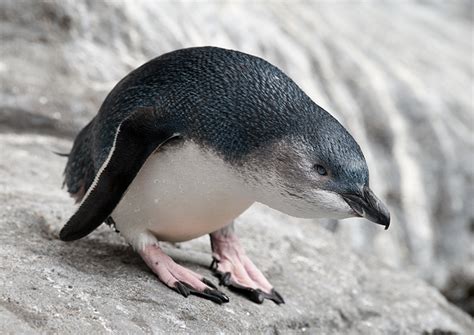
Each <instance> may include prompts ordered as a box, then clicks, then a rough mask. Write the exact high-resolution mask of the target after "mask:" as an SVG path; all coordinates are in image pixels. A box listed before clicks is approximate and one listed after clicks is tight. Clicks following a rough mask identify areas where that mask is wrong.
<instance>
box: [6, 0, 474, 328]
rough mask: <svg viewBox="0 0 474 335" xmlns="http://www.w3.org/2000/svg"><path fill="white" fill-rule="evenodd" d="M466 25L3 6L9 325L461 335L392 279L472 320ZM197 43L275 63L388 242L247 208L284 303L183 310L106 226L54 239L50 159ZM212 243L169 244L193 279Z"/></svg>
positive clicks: (260, 7) (393, 11) (461, 7)
mask: <svg viewBox="0 0 474 335" xmlns="http://www.w3.org/2000/svg"><path fill="white" fill-rule="evenodd" d="M472 13H473V10H472V2H470V1H452V2H441V1H439V2H429V3H428V2H427V3H425V2H419V3H409V2H403V3H400V2H383V3H380V2H377V3H376V4H370V3H369V2H365V3H364V4H361V3H357V2H353V3H347V2H345V3H344V5H342V4H334V3H329V2H315V3H311V2H304V3H298V4H292V5H288V4H284V3H279V2H271V3H265V4H263V3H254V4H250V3H242V2H237V1H236V2H231V3H207V4H206V5H203V4H202V3H201V4H197V3H177V2H156V1H144V0H143V1H141V0H136V1H133V2H131V1H123V2H119V1H116V2H115V1H114V2H112V1H111V2H100V1H84V2H79V1H74V0H69V1H68V0H64V1H48V2H41V1H27V0H23V1H16V0H4V1H2V2H1V3H0V45H1V48H0V148H1V151H2V152H1V153H0V206H1V207H0V227H2V228H3V229H2V232H1V233H0V257H1V262H0V278H1V280H2V282H1V283H2V285H1V287H0V294H1V296H0V298H1V300H0V332H4V331H10V332H12V331H17V332H20V333H21V332H23V333H30V332H31V331H38V332H59V333H62V332H66V331H68V332H76V331H79V332H83V333H86V332H89V331H98V332H106V331H107V329H112V330H117V331H119V330H121V331H122V332H127V331H128V332H135V331H137V332H140V331H141V332H150V330H151V329H153V330H155V331H156V332H163V333H164V332H172V331H174V330H177V331H182V332H196V333H199V332H202V331H205V330H206V329H208V330H209V331H210V332H218V331H225V332H228V333H231V332H236V331H238V330H242V329H244V330H245V331H248V332H251V331H266V332H269V333H271V332H278V331H281V332H289V331H293V330H295V331H296V330H298V331H303V329H306V330H307V331H308V332H311V333H338V332H340V333H345V332H347V331H352V332H355V333H356V332H359V333H364V334H365V333H391V332H393V333H399V332H406V333H417V332H422V331H427V332H428V333H429V332H433V331H435V329H440V330H453V331H457V332H460V333H468V332H469V331H468V330H469V327H471V330H472V321H470V320H469V318H468V317H466V316H465V315H463V314H462V313H460V312H459V311H458V310H456V309H455V308H453V307H451V306H449V305H448V304H447V303H446V302H445V300H444V299H443V298H442V297H441V296H440V295H439V294H438V293H437V292H436V291H434V290H433V289H432V288H430V287H428V286H426V285H425V284H424V283H423V282H421V281H419V280H415V279H413V278H412V277H410V275H405V274H403V272H412V274H414V275H417V276H419V277H421V278H424V279H426V280H428V281H430V282H431V283H433V284H434V285H436V286H437V287H438V288H440V289H442V290H443V291H444V293H445V294H446V295H447V296H448V297H450V298H451V299H452V300H456V301H457V302H458V303H459V304H460V305H461V306H463V307H464V308H465V309H466V310H470V311H471V313H472V311H473V310H474V307H473V306H474V303H473V300H472V297H471V298H469V291H471V293H470V294H471V295H472V291H473V288H472V287H473V286H474V284H473V283H474V257H473V256H474V228H473V222H474V219H473V217H474V208H473V207H472V203H473V200H474V199H473V198H474V183H473V180H474V169H473V159H474V138H473V136H472V125H473V124H474V115H473V114H474V113H473V102H472V97H471V95H470V94H469V87H471V88H472V85H473V81H472V80H473V79H472V78H473V75H474V69H473V64H472V60H471V56H472V50H473V44H472V43H473V42H472V31H473V18H472ZM197 45H217V46H221V47H228V48H234V49H239V50H241V51H244V52H248V53H252V54H255V55H259V56H262V57H264V58H266V59H268V60H269V61H271V62H272V63H274V64H276V65H278V66H279V67H281V68H282V69H283V70H285V72H287V73H288V74H289V75H290V76H291V77H292V78H294V79H295V81H296V82H297V83H298V84H299V85H300V86H301V87H302V88H303V89H304V90H305V91H306V92H307V93H308V94H309V95H310V96H311V97H312V98H313V99H314V100H315V101H316V102H318V103H319V104H321V105H322V106H323V107H325V108H326V109H328V110H329V111H330V112H331V113H333V114H334V115H335V116H337V117H338V118H339V119H340V120H341V122H343V123H344V124H345V125H346V127H347V128H348V129H349V130H350V131H351V133H352V134H353V135H354V137H355V138H356V139H357V140H358V142H359V143H360V144H361V146H362V148H363V151H364V152H365V154H366V157H367V160H368V164H369V167H370V170H371V184H372V187H373V188H374V189H375V191H376V193H377V194H380V195H381V197H382V198H384V199H385V200H386V201H387V203H388V204H389V207H390V208H391V211H392V216H393V223H392V225H391V229H390V230H389V231H388V232H384V231H382V230H381V229H379V227H376V226H375V225H370V224H367V223H362V222H358V221H357V220H346V221H344V222H342V223H339V222H332V221H331V222H324V223H325V225H326V226H327V227H328V228H330V230H333V231H335V235H333V234H331V233H329V232H327V231H325V230H322V229H321V228H320V227H319V226H318V225H317V224H316V223H314V222H306V221H301V220H295V219H290V218H288V217H285V216H281V215H279V214H275V213H274V212H271V211H269V210H268V209H262V208H260V207H259V208H255V209H253V210H252V211H250V212H249V213H247V214H246V215H245V217H243V218H242V219H241V220H240V221H241V224H240V225H239V227H240V229H239V230H240V232H241V235H242V237H243V239H244V243H245V244H246V245H247V247H248V250H249V254H250V255H251V256H253V259H254V260H255V262H256V263H257V264H258V265H260V266H261V268H262V269H263V270H264V271H265V272H266V273H267V274H268V275H269V276H270V277H271V279H272V281H273V282H274V283H275V285H276V286H277V288H278V289H279V290H280V291H282V293H284V294H285V296H286V298H287V300H288V304H287V305H285V306H283V307H276V306H273V305H271V304H269V303H266V304H264V305H263V306H256V305H252V304H249V303H247V302H246V301H244V300H242V299H240V298H238V297H235V296H233V295H232V302H231V304H228V305H226V306H221V307H218V306H214V305H212V304H209V303H208V302H202V301H199V300H197V299H193V298H189V299H187V300H184V299H181V298H180V297H178V296H177V295H175V294H173V292H170V291H169V290H167V289H166V288H165V287H163V285H161V284H159V283H158V282H157V281H156V280H155V278H153V276H152V275H151V274H150V273H149V272H148V271H147V270H146V268H145V266H144V265H143V263H142V262H141V261H140V259H139V258H138V257H137V256H135V255H134V254H133V252H132V251H131V250H129V249H128V248H127V247H126V246H125V244H124V243H123V241H121V240H120V238H119V237H118V236H117V235H116V234H112V233H111V232H110V231H108V229H105V228H102V229H101V230H100V231H99V232H96V233H95V234H94V235H92V236H90V237H89V238H87V239H85V240H83V241H79V242H77V243H74V244H64V243H61V242H60V241H58V240H56V239H55V234H56V233H57V230H58V229H59V227H60V226H61V225H62V224H63V223H64V222H65V221H66V219H67V217H68V216H69V215H70V214H71V213H72V211H73V209H74V208H73V206H72V201H70V200H69V199H68V198H67V196H66V194H65V192H64V191H61V190H60V189H59V187H60V185H61V173H62V168H63V165H64V163H65V162H64V160H61V158H59V157H57V156H54V155H51V151H52V150H54V151H59V152H67V151H68V150H69V148H70V146H71V139H72V137H73V136H74V135H75V134H76V133H77V131H78V130H79V129H80V128H81V127H82V126H83V125H84V124H85V123H86V122H87V121H88V120H89V119H90V118H91V117H92V116H93V115H94V114H95V113H96V111H97V109H98V107H99V106H100V103H101V102H102V100H103V99H104V98H105V95H106V94H107V93H108V92H109V91H110V89H111V88H112V87H113V86H114V85H115V83H116V82H117V81H118V80H119V79H120V78H122V77H123V76H124V75H125V74H126V73H128V72H129V71H130V70H132V69H133V68H135V67H136V66H138V65H140V64H142V63H143V62H145V61H147V60H148V59H150V58H152V57H155V56H157V55H159V54H162V53H164V52H167V51H170V50H173V49H177V48H181V47H189V46H197ZM247 222H248V224H247ZM269 227H271V233H270V232H269V229H268V228H269ZM250 236H252V237H253V239H250ZM255 236H258V239H255ZM349 243H350V244H352V247H353V248H354V249H355V250H357V251H358V252H359V253H360V257H359V256H356V255H354V253H353V252H351V251H350V250H349V249H348V247H346V246H345V245H346V244H349ZM261 246H266V248H262V247H261ZM208 249H209V248H208V241H207V239H206V238H203V239H200V240H196V241H192V242H190V243H185V244H182V248H181V249H179V250H178V249H175V248H173V247H169V248H168V250H170V252H172V254H173V255H175V256H176V257H177V258H178V259H180V260H181V261H183V262H184V263H186V264H189V265H190V266H191V267H193V268H194V269H195V270H196V271H199V272H201V273H205V272H206V271H207V270H205V268H204V267H205V266H207V263H208V262H209V255H208ZM375 255H376V256H377V257H380V258H381V259H382V260H383V261H384V262H385V263H389V264H390V265H391V266H392V267H395V268H397V269H399V270H401V272H400V273H399V272H397V271H394V270H390V269H389V268H387V267H386V266H385V265H381V263H380V262H379V261H377V260H376V259H374V257H375ZM257 256H259V257H257ZM70 286H71V287H70ZM469 299H471V300H469ZM78 320H80V322H78ZM206 327H208V328H206Z"/></svg>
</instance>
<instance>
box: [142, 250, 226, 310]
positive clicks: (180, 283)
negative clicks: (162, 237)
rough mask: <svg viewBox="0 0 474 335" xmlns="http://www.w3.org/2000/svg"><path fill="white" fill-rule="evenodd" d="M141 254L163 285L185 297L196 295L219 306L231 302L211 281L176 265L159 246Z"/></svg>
mask: <svg viewBox="0 0 474 335" xmlns="http://www.w3.org/2000/svg"><path fill="white" fill-rule="evenodd" d="M139 253H140V256H142V258H143V260H144V261H145V263H146V264H147V265H148V266H149V267H150V269H151V270H152V271H153V272H154V273H155V274H156V275H157V276H158V278H159V279H160V280H161V281H162V282H163V283H165V284H166V285H167V286H168V287H170V288H172V289H174V290H175V291H176V292H178V293H180V294H182V295H183V296H185V297H188V296H189V295H190V294H191V295H196V296H198V297H201V298H205V299H209V300H211V301H214V302H216V303H218V304H221V303H224V302H229V298H228V297H227V296H226V295H225V294H224V293H222V292H220V291H219V290H218V289H217V287H216V286H214V284H213V283H212V282H211V281H210V280H207V279H206V278H204V277H202V276H200V275H198V274H197V273H195V272H193V271H191V270H188V269H186V268H185V267H183V266H181V265H179V264H176V263H175V262H174V261H173V260H172V259H171V257H169V256H168V255H166V254H165V253H164V252H163V250H161V248H160V247H159V246H158V245H150V246H147V247H146V248H145V249H144V250H143V251H140V252H139Z"/></svg>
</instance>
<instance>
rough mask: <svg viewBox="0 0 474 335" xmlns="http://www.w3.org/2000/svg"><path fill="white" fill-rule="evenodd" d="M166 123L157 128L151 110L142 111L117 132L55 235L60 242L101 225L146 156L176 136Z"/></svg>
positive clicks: (136, 112) (132, 116)
mask: <svg viewBox="0 0 474 335" xmlns="http://www.w3.org/2000/svg"><path fill="white" fill-rule="evenodd" d="M171 128H172V127H170V125H169V124H166V123H164V124H162V125H157V118H156V116H155V113H154V110H150V108H143V109H139V110H137V111H135V112H134V113H133V114H132V115H131V116H129V117H128V118H127V119H125V120H124V121H123V122H122V123H121V124H120V126H119V127H118V129H117V132H116V134H115V140H114V144H113V146H112V148H111V149H110V152H109V155H108V157H107V159H106V160H105V162H104V163H103V164H102V166H101V168H100V169H99V172H98V173H97V174H96V176H95V178H94V182H93V183H92V185H91V186H90V188H89V190H88V191H87V193H86V195H85V196H84V199H83V201H82V203H81V205H80V206H79V208H78V209H77V211H76V212H75V213H74V215H73V216H72V217H71V218H70V219H69V221H68V222H67V223H66V225H65V226H64V227H63V229H62V230H61V232H60V233H59V238H60V239H61V240H63V241H73V240H77V239H80V238H82V237H84V236H86V235H88V234H89V233H91V232H92V231H93V230H94V229H96V228H97V227H98V226H100V225H101V224H102V222H104V221H105V220H106V219H107V218H108V217H109V216H110V214H111V213H112V212H113V210H114V209H115V207H116V206H117V204H118V203H119V202H120V200H121V198H122V196H123V194H124V193H125V191H126V190H127V188H128V186H129V185H130V184H131V183H132V181H133V179H134V178H135V177H136V175H137V173H138V171H139V170H140V168H141V167H142V165H143V164H144V163H145V161H146V159H147V158H148V156H149V155H150V154H151V153H153V152H154V151H155V150H156V149H157V148H159V147H160V146H161V145H163V144H164V143H166V142H167V141H168V140H170V139H172V138H175V137H178V136H179V134H178V133H176V132H173V131H172V130H171Z"/></svg>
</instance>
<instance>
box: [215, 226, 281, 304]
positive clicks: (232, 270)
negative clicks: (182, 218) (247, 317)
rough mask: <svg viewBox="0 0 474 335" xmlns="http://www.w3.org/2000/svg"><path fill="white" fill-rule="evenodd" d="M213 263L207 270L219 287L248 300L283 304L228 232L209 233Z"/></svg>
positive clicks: (234, 237)
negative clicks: (215, 278)
mask: <svg viewBox="0 0 474 335" xmlns="http://www.w3.org/2000/svg"><path fill="white" fill-rule="evenodd" d="M211 246H212V256H213V261H212V264H211V269H212V270H213V271H214V274H215V275H216V276H217V277H218V278H219V279H220V284H221V285H224V286H228V287H229V288H230V289H232V290H234V291H236V292H238V293H241V294H243V295H245V296H246V297H248V298H249V299H250V300H252V301H254V302H257V303H262V302H263V300H264V299H270V300H273V301H274V302H275V303H277V304H282V303H285V301H284V300H283V298H282V296H281V295H280V294H279V293H278V292H277V291H275V289H273V286H272V285H271V284H270V283H269V282H268V280H267V279H266V278H265V276H264V275H263V274H262V272H261V271H260V270H259V269H257V267H256V266H255V264H253V262H252V261H251V260H250V259H249V258H248V257H247V255H246V254H245V252H244V250H243V249H242V246H241V245H240V242H239V240H238V238H237V236H236V235H235V234H233V233H230V234H229V233H228V230H224V231H217V232H214V233H212V234H211Z"/></svg>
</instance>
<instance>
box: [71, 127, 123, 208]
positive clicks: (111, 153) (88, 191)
mask: <svg viewBox="0 0 474 335" xmlns="http://www.w3.org/2000/svg"><path fill="white" fill-rule="evenodd" d="M121 126H122V124H120V125H119V126H118V127H117V132H116V133H115V137H114V142H113V144H112V148H110V151H109V154H108V156H107V159H106V160H105V161H104V163H102V165H101V166H100V169H99V171H98V172H97V174H96V175H95V177H94V181H93V182H92V184H91V186H90V187H89V188H88V189H87V192H86V194H85V195H84V198H82V201H81V203H80V205H79V207H78V208H80V207H81V206H82V204H83V203H84V202H85V201H86V199H87V197H88V196H89V194H91V192H92V191H93V190H94V188H95V187H96V186H97V183H98V182H99V179H100V176H101V175H102V172H104V170H105V168H106V167H107V165H108V164H109V162H110V160H111V159H112V155H113V153H114V151H115V146H116V144H117V138H118V135H119V133H120V127H121Z"/></svg>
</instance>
